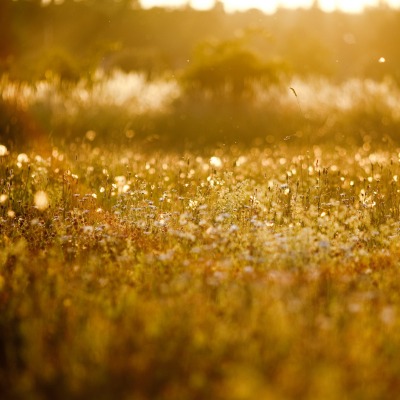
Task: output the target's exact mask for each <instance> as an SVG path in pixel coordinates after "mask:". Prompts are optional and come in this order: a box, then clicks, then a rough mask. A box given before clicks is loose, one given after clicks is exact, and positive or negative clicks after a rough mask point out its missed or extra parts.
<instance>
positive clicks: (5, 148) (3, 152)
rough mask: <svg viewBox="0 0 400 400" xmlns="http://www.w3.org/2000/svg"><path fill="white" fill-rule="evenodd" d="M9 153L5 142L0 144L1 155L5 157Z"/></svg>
mask: <svg viewBox="0 0 400 400" xmlns="http://www.w3.org/2000/svg"><path fill="white" fill-rule="evenodd" d="M7 154H8V150H7V147H6V146H4V145H3V144H0V157H4V156H6V155H7Z"/></svg>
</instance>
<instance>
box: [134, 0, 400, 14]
mask: <svg viewBox="0 0 400 400" xmlns="http://www.w3.org/2000/svg"><path fill="white" fill-rule="evenodd" d="M221 2H222V3H223V5H224V7H225V9H226V11H228V12H233V11H242V10H246V9H249V8H258V9H260V10H262V11H264V12H267V13H272V12H274V11H275V10H276V9H277V7H279V6H282V7H288V8H298V7H310V6H312V5H313V4H314V3H315V1H314V0H269V1H265V0H222V1H221ZM318 3H319V5H320V7H321V8H322V9H323V10H325V11H334V10H335V9H340V10H342V11H345V12H353V13H354V12H356V13H357V12H362V11H363V10H364V9H365V8H366V7H376V6H378V5H379V4H381V3H382V1H380V0H319V1H318ZM384 3H386V4H387V5H388V6H390V7H400V0H387V1H385V2H384ZM141 4H142V5H143V7H145V8H150V7H154V6H172V7H180V6H184V5H186V4H190V5H191V6H192V7H193V8H196V9H203V10H204V9H209V8H211V7H213V6H214V4H215V0H141Z"/></svg>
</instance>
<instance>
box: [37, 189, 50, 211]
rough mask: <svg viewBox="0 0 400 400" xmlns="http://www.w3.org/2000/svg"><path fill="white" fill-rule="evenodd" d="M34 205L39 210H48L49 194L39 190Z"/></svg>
mask: <svg viewBox="0 0 400 400" xmlns="http://www.w3.org/2000/svg"><path fill="white" fill-rule="evenodd" d="M34 203H35V206H36V208H37V209H38V210H40V211H44V210H46V209H47V208H48V207H49V198H48V196H47V193H46V192H44V191H43V190H39V191H38V192H36V193H35V196H34Z"/></svg>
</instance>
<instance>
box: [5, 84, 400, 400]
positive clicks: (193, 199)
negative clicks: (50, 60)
mask: <svg viewBox="0 0 400 400" xmlns="http://www.w3.org/2000/svg"><path fill="white" fill-rule="evenodd" d="M296 87H297V88H298V85H297V86H296ZM374 87H375V88H376V87H380V86H379V85H378V86H374ZM300 92H301V93H305V90H301V91H299V93H300ZM3 93H4V92H3ZM9 93H11V92H9ZM331 94H332V92H329V96H330V95H331ZM28 97H29V96H28V94H27V95H26V97H25V98H23V97H19V99H20V101H21V99H22V100H24V99H25V100H24V101H25V108H27V107H28V106H29V104H28V103H27V99H28ZM299 97H300V96H299ZM93 98H94V97H93ZM98 98H100V97H98ZM306 98H307V97H306V96H305V95H302V97H301V98H300V100H301V102H302V103H301V104H302V105H303V108H304V112H305V113H307V112H308V113H309V112H310V110H309V108H307V101H306ZM363 98H364V99H365V97H363ZM381 98H382V99H385V101H386V99H387V98H386V97H385V96H381ZM47 99H50V100H49V101H51V102H54V101H56V100H57V97H56V96H51V97H47ZM286 99H291V101H293V98H290V97H289V96H288V97H287V98H286ZM341 99H343V97H341ZM3 100H4V94H3ZM36 100H37V98H36ZM294 100H296V99H294ZM287 101H289V100H287ZM353 101H354V98H353ZM59 104H62V102H60V103H59ZM320 104H321V103H320ZM332 104H336V105H337V104H338V103H335V102H333V103H332ZM374 104H378V105H380V104H382V103H379V102H375V103H374ZM296 107H297V104H296V102H294V106H293V113H294V112H297V113H298V112H299V110H298V108H296ZM71 109H73V108H71V107H69V108H68V110H71ZM352 110H353V111H354V109H352ZM54 115H58V116H60V115H61V114H60V113H58V114H56V113H55V114H54ZM82 115H84V114H82ZM385 115H387V113H385ZM99 118H100V114H99ZM308 119H309V120H310V117H308ZM300 120H301V119H300ZM307 124H308V126H311V125H309V124H310V122H307ZM350 128H353V129H354V130H356V125H355V124H353V125H351V127H348V129H350ZM310 129H312V126H311V128H310ZM122 132H123V134H124V135H125V139H126V140H128V142H129V145H127V144H125V145H124V146H121V145H118V144H116V143H113V144H111V143H110V142H109V143H108V145H105V144H104V142H102V141H99V143H97V142H96V141H97V140H98V139H99V136H100V134H99V135H98V136H96V131H94V130H88V131H87V132H86V133H85V134H84V135H83V138H82V139H81V140H80V141H77V140H73V141H71V142H70V143H69V145H65V144H64V146H63V145H62V143H61V144H59V145H58V146H56V145H55V144H54V143H48V146H47V147H43V148H42V149H40V148H39V149H38V148H36V149H35V150H33V148H31V150H24V151H21V150H20V149H19V148H18V146H16V145H15V146H9V145H8V144H7V143H4V144H2V145H1V146H0V247H1V251H0V371H1V373H0V392H1V393H2V398H4V399H28V398H29V399H47V398H51V399H88V398H97V399H114V398H115V399H117V398H118V399H135V400H136V399H137V400H139V399H140V400H142V399H143V400H144V399H154V400H158V399H159V400H161V399H174V400H179V399H182V400H184V399H221V400H222V399H232V400H236V399H237V400H239V399H241V400H250V399H251V400H253V399H254V400H256V399H274V400H275V399H362V400H366V399H393V398H395V397H396V396H397V394H398V392H399V390H400V381H399V371H400V357H399V355H400V333H399V332H400V329H399V328H400V297H399V290H400V279H399V272H398V268H399V262H400V242H399V232H400V223H399V212H400V164H399V163H400V148H397V147H396V145H395V144H393V143H392V142H389V141H373V140H372V139H373V135H372V136H369V139H368V138H364V140H362V141H361V143H360V144H359V145H357V144H352V145H351V146H350V145H347V146H340V145H334V144H332V142H327V144H326V145H324V144H320V145H316V144H314V143H312V140H313V139H309V142H308V143H307V141H303V142H300V144H299V142H298V141H297V142H296V140H295V138H287V137H283V138H279V137H278V139H276V140H274V141H270V143H269V144H268V140H267V141H265V142H260V143H259V144H258V145H257V146H255V145H249V144H248V145H247V146H245V145H243V144H240V143H239V144H235V143H232V144H229V145H228V144H215V145H214V146H212V145H208V146H207V147H198V148H197V149H196V148H192V149H190V150H174V147H173V146H170V147H167V148H161V147H160V146H158V145H157V143H158V142H157V141H156V142H155V144H154V143H153V146H152V147H149V144H148V142H146V141H145V142H144V143H143V142H142V141H140V140H136V137H135V136H134V135H133V133H132V134H128V135H126V132H124V131H122ZM127 132H129V129H128V130H127ZM296 135H299V134H298V133H297V134H296ZM129 136H131V137H129ZM285 139H286V140H285ZM176 140H178V139H176ZM310 141H311V143H310ZM250 142H251V141H249V143H250ZM22 147H23V146H22ZM25 147H26V146H25ZM178 148H179V146H178Z"/></svg>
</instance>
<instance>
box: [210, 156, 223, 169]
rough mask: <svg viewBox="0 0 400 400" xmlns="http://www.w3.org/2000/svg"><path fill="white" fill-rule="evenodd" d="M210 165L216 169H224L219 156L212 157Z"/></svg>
mask: <svg viewBox="0 0 400 400" xmlns="http://www.w3.org/2000/svg"><path fill="white" fill-rule="evenodd" d="M210 165H211V166H212V167H214V168H221V167H222V160H221V159H220V158H219V157H217V156H212V157H211V158H210Z"/></svg>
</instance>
